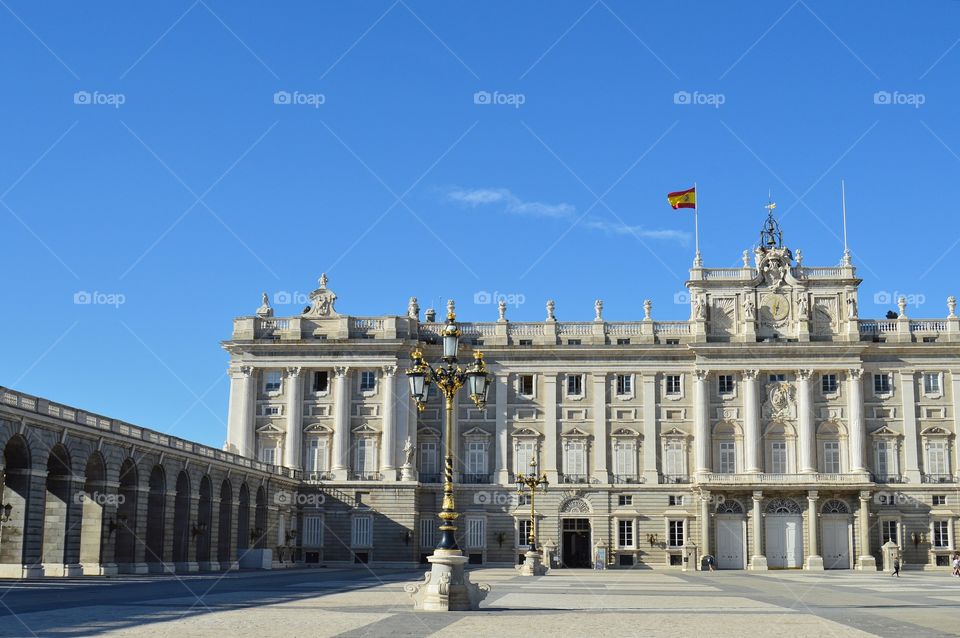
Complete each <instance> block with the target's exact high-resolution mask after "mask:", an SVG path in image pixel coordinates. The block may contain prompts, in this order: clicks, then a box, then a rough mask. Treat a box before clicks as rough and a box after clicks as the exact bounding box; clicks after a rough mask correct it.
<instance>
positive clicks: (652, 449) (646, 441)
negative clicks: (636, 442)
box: [643, 372, 660, 485]
mask: <svg viewBox="0 0 960 638" xmlns="http://www.w3.org/2000/svg"><path fill="white" fill-rule="evenodd" d="M659 447H660V440H659V437H658V436H657V373H656V372H652V373H645V374H644V375H643V480H644V482H645V483H649V484H651V485H656V484H657V483H659V482H660V473H659V472H658V471H657V449H658V448H659Z"/></svg>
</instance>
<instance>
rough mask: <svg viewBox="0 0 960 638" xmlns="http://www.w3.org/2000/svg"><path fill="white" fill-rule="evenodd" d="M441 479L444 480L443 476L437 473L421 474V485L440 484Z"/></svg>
mask: <svg viewBox="0 0 960 638" xmlns="http://www.w3.org/2000/svg"><path fill="white" fill-rule="evenodd" d="M441 478H442V477H441V475H440V474H437V473H435V472H434V473H428V474H424V473H422V472H421V474H420V482H421V483H439V482H440V479H441Z"/></svg>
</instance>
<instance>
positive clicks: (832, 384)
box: [820, 374, 838, 394]
mask: <svg viewBox="0 0 960 638" xmlns="http://www.w3.org/2000/svg"><path fill="white" fill-rule="evenodd" d="M837 387H838V386H837V375H835V374H825V375H823V376H821V377H820V389H821V391H822V392H823V393H824V394H836V392H837Z"/></svg>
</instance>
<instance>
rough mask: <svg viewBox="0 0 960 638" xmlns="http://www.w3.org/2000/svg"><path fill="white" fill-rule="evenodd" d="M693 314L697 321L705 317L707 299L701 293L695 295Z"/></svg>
mask: <svg viewBox="0 0 960 638" xmlns="http://www.w3.org/2000/svg"><path fill="white" fill-rule="evenodd" d="M694 316H695V317H696V318H697V321H704V320H706V318H707V299H706V297H704V296H703V295H697V301H696V302H695V305H694Z"/></svg>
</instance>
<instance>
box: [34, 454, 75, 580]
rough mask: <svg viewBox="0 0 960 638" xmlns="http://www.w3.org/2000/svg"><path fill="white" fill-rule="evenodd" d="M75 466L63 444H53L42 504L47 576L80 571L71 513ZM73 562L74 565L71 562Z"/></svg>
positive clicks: (42, 549) (42, 544) (44, 562)
mask: <svg viewBox="0 0 960 638" xmlns="http://www.w3.org/2000/svg"><path fill="white" fill-rule="evenodd" d="M73 489H74V487H73V468H72V465H71V461H70V451H69V450H67V447H66V446H65V445H63V444H62V443H58V444H57V445H54V446H53V447H52V448H51V449H50V454H49V455H48V456H47V481H46V494H45V495H44V505H43V539H42V541H41V556H42V559H43V569H44V574H45V575H47V576H75V575H79V573H80V570H79V568H78V567H77V566H76V565H75V563H76V562H77V558H78V557H77V556H76V555H75V553H76V552H75V551H71V550H74V549H75V548H74V547H71V545H74V546H75V544H73V543H71V542H70V540H71V538H75V536H74V535H72V534H70V531H71V529H72V528H73V527H74V525H73V521H72V515H74V516H75V514H76V512H75V511H74V512H71V507H70V505H71V503H72V497H73ZM71 564H73V566H72V567H70V565H71Z"/></svg>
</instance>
